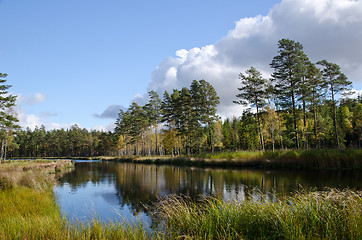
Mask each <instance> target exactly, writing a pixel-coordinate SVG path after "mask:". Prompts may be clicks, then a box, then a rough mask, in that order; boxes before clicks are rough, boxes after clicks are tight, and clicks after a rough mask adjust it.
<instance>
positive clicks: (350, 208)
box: [158, 190, 362, 239]
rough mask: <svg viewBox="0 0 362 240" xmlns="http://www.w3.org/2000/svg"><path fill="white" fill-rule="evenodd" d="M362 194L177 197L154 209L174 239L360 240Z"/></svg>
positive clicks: (318, 193) (361, 231) (335, 192)
mask: <svg viewBox="0 0 362 240" xmlns="http://www.w3.org/2000/svg"><path fill="white" fill-rule="evenodd" d="M361 197H362V193H361V192H352V191H337V190H329V191H324V192H311V193H296V194H295V195H294V196H291V197H287V198H284V199H282V200H278V201H276V202H265V201H264V202H256V201H254V200H252V199H247V200H246V201H244V202H236V201H234V202H225V201H222V200H218V199H213V198H211V199H205V198H204V199H202V200H201V201H199V202H194V201H191V200H190V199H185V198H181V197H178V196H172V197H168V198H166V199H165V200H163V201H162V202H161V203H160V204H159V207H158V209H159V213H158V214H159V215H160V216H161V218H162V219H164V221H165V224H166V228H167V229H168V230H169V231H171V232H172V234H173V236H174V237H177V236H182V237H183V238H184V239H362V199H361Z"/></svg>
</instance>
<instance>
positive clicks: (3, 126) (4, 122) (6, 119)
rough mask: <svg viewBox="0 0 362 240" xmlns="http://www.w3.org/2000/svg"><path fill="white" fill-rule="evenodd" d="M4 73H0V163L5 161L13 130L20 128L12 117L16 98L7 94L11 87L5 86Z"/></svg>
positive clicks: (5, 75) (16, 120)
mask: <svg viewBox="0 0 362 240" xmlns="http://www.w3.org/2000/svg"><path fill="white" fill-rule="evenodd" d="M7 76H8V75H7V74H6V73H0V139H1V156H0V163H1V161H2V160H4V161H5V159H6V151H7V147H8V143H9V140H10V139H11V138H12V136H11V133H12V132H13V130H15V129H18V128H20V127H19V126H18V125H17V124H16V123H17V122H19V120H18V119H17V118H16V117H15V116H14V114H13V112H12V107H14V106H15V102H16V97H17V96H14V95H12V94H9V93H8V89H9V88H10V87H11V85H6V84H5V83H6V81H7V80H6V77H7Z"/></svg>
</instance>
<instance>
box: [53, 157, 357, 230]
mask: <svg viewBox="0 0 362 240" xmlns="http://www.w3.org/2000/svg"><path fill="white" fill-rule="evenodd" d="M360 179H361V173H360V172H349V171H288V170H285V171H262V170H245V169H244V170H242V169H240V170H233V169H212V168H195V167H180V166H157V165H144V164H132V163H116V162H76V165H75V169H74V170H72V171H70V172H68V173H66V174H64V175H63V176H62V178H61V179H60V184H59V186H57V187H56V188H55V193H56V196H57V202H58V203H59V205H60V206H61V210H62V213H64V214H66V216H67V217H68V218H69V219H70V220H72V221H80V222H87V221H89V220H91V219H92V218H93V217H96V218H98V219H100V220H102V221H123V220H124V221H126V222H128V223H139V222H140V221H141V222H142V223H143V224H144V225H145V226H151V225H152V219H151V217H150V216H151V214H150V212H152V211H153V210H152V209H153V207H154V204H155V203H156V202H157V200H158V197H162V196H167V195H169V194H178V195H185V196H189V197H191V198H195V199H196V198H199V197H200V196H201V195H203V196H214V197H218V198H222V199H224V200H230V199H237V200H239V201H243V199H245V196H251V197H252V198H254V199H256V200H258V199H260V198H261V193H264V194H266V196H264V197H266V198H267V199H269V200H271V201H273V200H275V199H276V198H277V197H278V196H284V195H288V194H291V193H292V192H294V191H296V190H301V189H305V190H309V189H317V190H323V189H325V188H339V189H344V188H350V189H353V190H360V189H362V183H361V181H360Z"/></svg>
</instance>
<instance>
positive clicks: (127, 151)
mask: <svg viewBox="0 0 362 240" xmlns="http://www.w3.org/2000/svg"><path fill="white" fill-rule="evenodd" d="M278 49H279V50H278V54H277V55H276V56H275V57H274V58H273V59H272V60H271V63H270V67H271V68H272V69H273V72H272V76H271V78H270V79H265V78H264V77H263V76H262V74H261V73H260V71H259V70H257V69H256V68H255V67H252V66H251V67H250V68H249V69H247V70H246V71H245V73H240V75H239V78H240V87H239V88H238V90H239V92H238V94H237V95H236V96H235V101H234V103H235V104H240V105H243V106H244V108H245V110H244V112H243V114H242V116H240V117H233V118H232V119H224V120H222V119H221V118H220V117H219V116H218V115H217V114H216V112H217V105H218V104H219V97H218V96H217V93H216V90H215V89H214V88H213V86H212V85H211V84H210V83H209V82H207V81H205V80H199V81H197V80H194V81H192V83H191V85H190V86H189V87H183V88H182V89H174V90H173V91H172V92H167V91H165V92H164V93H163V96H162V98H160V96H159V95H158V94H157V93H156V92H155V91H150V92H149V101H148V103H147V104H145V105H144V106H140V105H138V104H137V103H135V102H134V103H132V104H131V105H130V106H129V107H128V109H126V110H120V111H119V114H118V119H117V121H116V123H115V126H116V127H115V129H114V131H113V132H104V131H96V130H92V131H89V130H87V129H82V128H79V127H78V126H77V125H73V126H72V127H71V128H70V129H55V130H46V129H45V127H44V126H41V127H40V128H38V127H37V128H35V129H34V130H31V129H29V128H27V129H25V130H20V129H19V128H18V127H17V126H16V118H14V117H13V116H14V115H13V114H11V107H12V106H13V105H14V103H15V97H14V96H11V95H10V96H6V90H7V89H8V88H9V87H10V86H8V85H2V88H1V90H2V92H1V93H0V95H1V96H3V97H2V98H1V99H0V103H1V107H2V109H1V116H0V121H1V134H0V138H1V140H2V142H1V143H2V145H1V146H2V147H1V156H2V158H3V157H4V155H5V152H6V149H8V156H11V157H81V156H125V155H127V156H130V155H145V156H149V155H172V156H174V155H193V154H198V153H201V152H215V151H227V150H230V151H234V150H275V149H322V148H338V149H342V148H361V133H362V99H361V96H358V97H357V98H356V99H352V98H345V97H343V96H344V95H348V94H351V89H352V84H351V82H350V81H348V79H347V77H346V76H345V74H343V73H342V71H341V69H340V67H339V66H338V65H337V64H335V63H331V62H328V61H327V60H321V61H318V62H316V63H312V62H311V61H310V60H309V58H308V56H307V55H306V54H305V52H304V51H303V46H302V44H300V43H298V42H295V41H293V40H290V39H281V40H280V41H279V42H278ZM5 77H6V75H4V74H2V75H1V79H2V80H1V83H4V82H5V81H6V80H5V79H4V78H5ZM4 94H5V95H4Z"/></svg>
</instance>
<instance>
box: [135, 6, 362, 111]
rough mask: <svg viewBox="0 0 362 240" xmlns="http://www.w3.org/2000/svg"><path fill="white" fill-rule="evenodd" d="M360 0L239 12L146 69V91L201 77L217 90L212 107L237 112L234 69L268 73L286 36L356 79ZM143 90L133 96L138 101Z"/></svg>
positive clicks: (359, 72) (361, 67)
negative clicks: (201, 41)
mask: <svg viewBox="0 0 362 240" xmlns="http://www.w3.org/2000/svg"><path fill="white" fill-rule="evenodd" d="M361 26H362V3H361V1H357V0H282V1H281V2H280V3H279V4H276V5H275V6H274V7H273V8H272V9H271V10H270V11H269V13H268V15H266V16H260V15H259V16H255V17H252V18H242V19H240V20H239V21H237V22H236V24H235V28H234V29H232V30H230V31H229V32H228V33H227V34H226V36H225V37H224V38H222V39H221V40H220V41H218V42H216V43H215V44H211V45H208V46H204V47H201V48H193V49H189V50H185V49H181V50H178V51H176V54H175V55H176V56H175V57H168V58H166V59H165V60H164V61H163V62H161V63H160V64H159V66H158V67H157V69H156V70H154V71H153V72H152V81H151V83H150V84H149V86H148V91H150V90H155V91H157V92H158V94H159V95H160V96H162V94H163V92H164V91H165V90H167V91H172V89H175V88H177V89H179V88H181V87H184V86H190V84H191V81H192V80H194V79H196V80H200V79H205V80H206V81H208V82H210V83H211V84H212V85H213V86H214V87H215V89H216V91H217V93H218V95H219V96H220V105H219V107H218V113H219V114H220V115H222V116H223V117H231V116H233V115H236V116H238V115H240V114H241V111H242V109H241V107H240V106H238V105H235V104H233V103H232V101H233V100H235V95H236V94H237V88H238V87H239V85H240V80H239V78H238V76H239V73H240V72H245V70H246V69H248V68H250V67H251V66H254V67H256V68H257V69H258V70H260V71H261V72H262V73H263V76H264V77H265V78H269V76H270V73H271V72H272V69H271V68H270V67H269V64H270V62H271V60H272V58H273V57H274V56H275V55H277V51H278V48H277V42H278V40H280V39H282V38H289V39H292V40H295V41H298V42H300V43H302V44H303V45H304V50H305V52H306V53H307V55H308V56H309V57H310V59H311V60H312V61H314V62H316V61H318V60H322V59H326V60H328V61H330V62H334V63H337V64H339V65H340V66H341V68H342V71H343V72H344V73H345V74H346V75H347V76H348V77H349V79H350V80H351V81H352V82H353V83H354V84H362V82H361V80H362V79H361V78H360V76H362V28H361ZM144 99H147V95H146V94H145V95H144V96H142V97H140V96H138V97H137V98H135V99H134V100H136V101H137V102H142V101H143V102H144Z"/></svg>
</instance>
